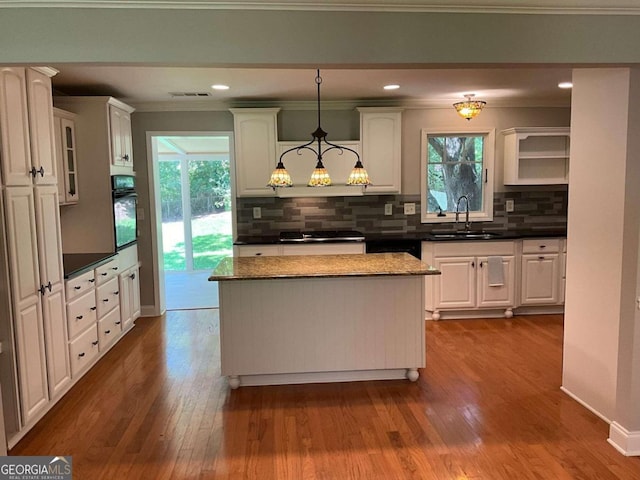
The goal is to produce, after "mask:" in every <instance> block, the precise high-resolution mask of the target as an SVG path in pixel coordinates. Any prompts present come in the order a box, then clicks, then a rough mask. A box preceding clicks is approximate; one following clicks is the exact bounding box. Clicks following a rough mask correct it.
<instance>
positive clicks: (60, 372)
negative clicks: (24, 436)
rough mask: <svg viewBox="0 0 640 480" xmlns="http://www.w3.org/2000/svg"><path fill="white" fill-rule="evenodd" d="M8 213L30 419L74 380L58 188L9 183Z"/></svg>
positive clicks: (22, 380)
mask: <svg viewBox="0 0 640 480" xmlns="http://www.w3.org/2000/svg"><path fill="white" fill-rule="evenodd" d="M5 213H6V223H7V226H6V230H7V232H8V235H7V237H8V241H7V243H8V250H9V257H10V271H11V278H12V284H11V291H12V296H13V306H14V312H15V317H14V325H15V331H16V351H17V356H18V359H17V363H18V368H17V372H18V383H19V386H20V404H21V411H22V421H23V423H25V424H26V423H28V422H30V421H31V420H32V419H33V418H34V417H36V416H37V415H38V414H40V413H41V412H42V411H43V410H44V409H45V408H46V406H47V404H48V402H49V399H50V398H52V397H54V396H56V395H57V394H58V393H59V392H61V391H62V390H63V389H64V388H65V387H66V386H67V385H68V384H69V382H70V365H69V357H68V353H67V352H66V335H67V333H66V330H67V322H66V310H65V300H64V284H63V281H62V279H63V276H64V274H63V270H62V249H61V243H60V228H59V225H60V223H59V217H58V198H57V187H56V186H55V185H51V186H40V187H35V189H34V188H33V187H7V188H6V189H5ZM63 339H64V341H63Z"/></svg>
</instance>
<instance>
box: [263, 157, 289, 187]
mask: <svg viewBox="0 0 640 480" xmlns="http://www.w3.org/2000/svg"><path fill="white" fill-rule="evenodd" d="M291 185H292V184H291V176H290V175H289V172H287V169H286V168H284V164H283V163H282V160H280V161H279V162H278V165H277V166H276V169H275V170H274V171H273V173H271V178H270V179H269V183H267V187H271V188H276V187H290V186H291Z"/></svg>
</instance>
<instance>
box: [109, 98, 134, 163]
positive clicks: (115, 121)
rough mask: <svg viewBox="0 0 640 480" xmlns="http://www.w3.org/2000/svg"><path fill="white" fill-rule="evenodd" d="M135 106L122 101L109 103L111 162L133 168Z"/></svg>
mask: <svg viewBox="0 0 640 480" xmlns="http://www.w3.org/2000/svg"><path fill="white" fill-rule="evenodd" d="M133 111H134V110H133V108H131V107H129V106H128V105H125V104H123V103H122V102H117V104H116V103H115V102H111V103H110V104H109V128H110V137H111V164H112V165H114V166H120V167H126V168H130V169H131V170H133V148H132V143H131V113H132V112H133Z"/></svg>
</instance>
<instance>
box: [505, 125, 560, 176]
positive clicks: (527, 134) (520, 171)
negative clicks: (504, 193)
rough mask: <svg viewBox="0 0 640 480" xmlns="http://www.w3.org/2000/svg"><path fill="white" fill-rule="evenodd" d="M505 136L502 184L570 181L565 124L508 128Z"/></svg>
mask: <svg viewBox="0 0 640 480" xmlns="http://www.w3.org/2000/svg"><path fill="white" fill-rule="evenodd" d="M502 134H503V135H504V184H505V185H553V184H567V183H569V136H570V129H569V128H568V127H567V128H565V127H528V128H511V129H509V130H504V131H503V132H502Z"/></svg>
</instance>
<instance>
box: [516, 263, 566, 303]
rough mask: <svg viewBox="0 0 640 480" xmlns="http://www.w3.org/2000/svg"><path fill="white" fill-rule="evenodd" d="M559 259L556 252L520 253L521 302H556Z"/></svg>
mask: <svg viewBox="0 0 640 480" xmlns="http://www.w3.org/2000/svg"><path fill="white" fill-rule="evenodd" d="M559 263H560V261H559V258H558V254H557V253H547V254H544V255H537V254H526V255H522V304H523V305H555V304H556V303H558V298H559V290H560V289H559V286H558V281H559V277H560V270H559V269H560V265H559Z"/></svg>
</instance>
